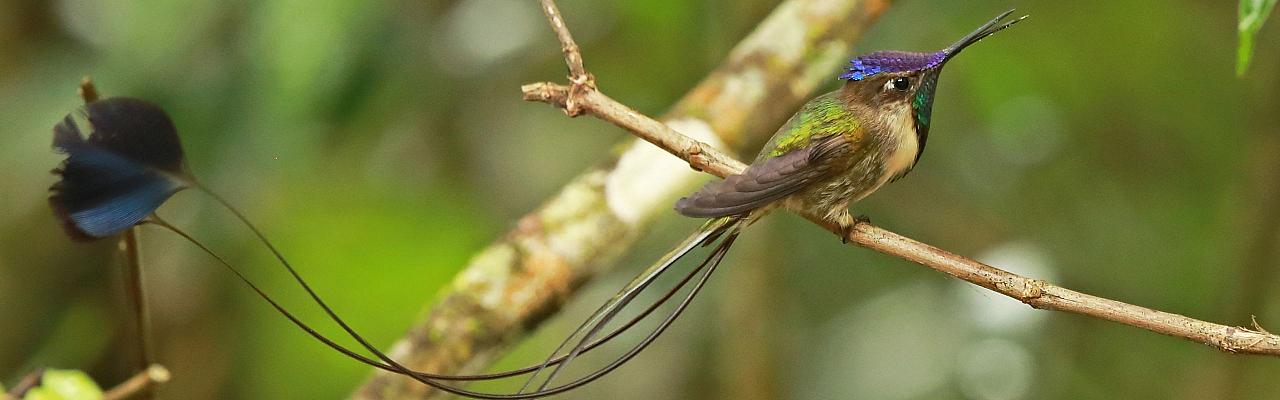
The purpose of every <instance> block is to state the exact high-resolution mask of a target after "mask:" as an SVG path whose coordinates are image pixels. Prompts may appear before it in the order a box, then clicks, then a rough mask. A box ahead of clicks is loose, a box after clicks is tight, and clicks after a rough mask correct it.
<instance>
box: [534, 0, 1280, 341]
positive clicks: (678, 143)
mask: <svg viewBox="0 0 1280 400" xmlns="http://www.w3.org/2000/svg"><path fill="white" fill-rule="evenodd" d="M548 1H549V0H548ZM550 22H551V24H552V27H553V28H556V31H557V33H558V34H563V35H568V31H567V29H559V28H558V27H557V25H556V23H557V21H556V20H554V19H553V20H550ZM562 41H563V39H562ZM570 41H571V39H570ZM566 62H572V61H570V60H568V59H566ZM521 90H522V91H523V92H524V98H525V100H536V101H541V102H545V103H548V104H552V105H554V106H556V107H561V108H565V109H566V110H567V109H568V108H567V107H568V106H569V105H570V100H576V101H574V102H573V104H572V105H574V106H575V107H577V109H578V110H579V111H581V112H586V113H588V114H591V115H593V116H595V117H597V118H600V119H602V120H605V121H607V122H609V123H612V124H614V125H617V126H619V127H622V128H624V129H627V130H628V131H631V132H632V133H633V134H634V135H635V136H638V137H640V138H642V139H644V140H645V141H648V142H649V143H653V144H654V145H656V146H658V147H661V148H662V149H663V150H665V151H667V152H668V153H671V154H672V155H675V156H676V157H679V158H680V159H682V160H685V161H686V162H688V163H689V165H691V166H694V168H695V169H699V170H702V171H705V172H707V173H710V174H712V175H716V176H719V177H721V178H723V177H726V176H728V175H732V174H737V173H741V172H742V170H743V169H745V168H746V165H745V164H743V163H741V162H739V161H736V160H734V159H732V158H731V157H729V156H728V155H726V154H724V153H721V152H720V151H719V150H716V149H715V148H714V147H712V146H709V145H706V144H704V143H700V142H698V141H696V140H693V139H691V138H689V137H685V136H684V135H682V134H680V133H679V132H676V131H675V130H674V129H671V128H670V127H669V126H666V125H665V124H663V123H662V122H659V121H657V120H654V119H652V118H649V117H647V116H645V115H643V114H640V113H638V112H636V111H634V110H632V109H630V108H629V107H627V106H625V105H623V104H621V103H618V102H617V101H614V100H613V99H610V98H609V97H608V96H605V95H604V94H602V93H600V92H599V91H597V90H592V91H589V92H586V93H575V92H574V90H573V89H571V88H570V87H566V86H563V85H557V84H554V83H548V82H543V83H534V84H528V85H524V86H522V87H521ZM803 216H804V217H805V218H807V219H809V220H810V221H813V222H814V223H816V224H818V225H820V226H822V227H823V228H826V229H827V230H828V231H831V232H832V233H835V234H836V235H842V234H843V233H842V232H841V230H840V228H839V227H838V226H836V225H835V224H834V223H831V222H828V221H826V220H824V219H823V218H821V217H820V216H818V215H814V214H806V215H803ZM846 239H847V240H846V241H847V242H851V243H854V244H857V245H861V246H863V247H867V248H870V249H872V250H875V251H878V252H881V253H884V254H888V255H891V256H895V257H898V258H902V259H905V260H908V261H911V262H915V263H917V264H920V265H924V266H926V267H929V268H932V269H934V270H937V271H940V272H943V273H946V274H948V275H951V276H954V277H957V278H960V279H963V280H965V281H967V282H970V283H973V284H975V285H978V286H982V287H984V288H987V289H990V290H992V291H995V292H997V293H1000V294H1003V295H1005V296H1009V297H1012V298H1014V299H1017V300H1018V301H1021V302H1023V303H1026V304H1027V305H1030V306H1031V307H1034V308H1039V309H1048V310H1060V311H1067V312H1073V313H1077V314H1081V315H1086V316H1090V317H1094V318H1100V319H1104V320H1108V321H1113V322H1118V323H1121V324H1125V325H1131V326H1135V327H1139V328H1143V329H1146V330H1150V331H1152V332H1156V333H1161V334H1165V335H1169V336H1174V337H1180V338H1183V339H1187V340H1191V341H1195V342H1200V343H1203V344H1207V345H1210V346H1213V347H1216V348H1218V349H1221V350H1223V351H1226V352H1229V353H1245V354H1266V355H1273V356H1280V336H1276V335H1272V334H1270V333H1267V332H1262V331H1255V330H1249V329H1241V328H1235V327H1231V326H1226V325H1220V324H1214V323H1210V322H1205V321H1201V320H1198V319H1194V318H1189V317H1185V316H1182V315H1177V314H1173V313H1168V312H1163V311H1159V310H1153V309H1149V308H1145V307H1140V306H1135V305H1132V304H1128V303H1124V302H1120V301H1116V300H1111V299H1106V298H1102V297H1097V296H1092V295H1088V294H1084V293H1080V292H1076V291H1072V290H1070V289H1066V288H1062V287H1059V286H1055V285H1052V284H1049V283H1046V282H1044V281H1041V280H1037V279H1032V278H1028V277H1024V276H1021V275H1018V274H1014V273H1011V272H1008V271H1004V270H1001V269H999V268H995V267H992V266H990V265H986V264H983V263H980V262H978V261H975V260H972V259H969V258H966V257H962V256H959V255H956V254H953V253H950V252H947V251H945V250H942V249H939V248H937V247H933V246H930V245H928V244H925V243H921V242H918V241H915V240H913V239H910V238H907V237H904V236H901V235H898V234H896V233H893V232H890V231H888V230H885V229H883V228H880V227H876V226H874V225H871V224H869V223H862V224H858V225H857V226H856V228H855V229H854V230H853V231H852V232H850V233H849V237H848V238H846Z"/></svg>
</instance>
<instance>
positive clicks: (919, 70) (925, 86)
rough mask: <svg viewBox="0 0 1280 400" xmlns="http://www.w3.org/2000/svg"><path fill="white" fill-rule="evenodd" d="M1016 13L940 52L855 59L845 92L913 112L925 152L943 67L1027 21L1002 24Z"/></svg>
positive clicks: (882, 54)
mask: <svg viewBox="0 0 1280 400" xmlns="http://www.w3.org/2000/svg"><path fill="white" fill-rule="evenodd" d="M1012 13H1013V10H1009V11H1005V12H1004V13H1003V14H1000V15H999V16H997V17H995V18H994V19H992V20H991V21H989V22H987V23H986V24H983V25H982V26H981V27H979V28H978V29H977V30H975V31H973V32H972V33H970V34H968V35H966V36H965V37H963V38H961V39H960V40H958V41H956V42H955V43H953V44H952V45H950V46H947V47H946V48H944V49H942V50H940V51H937V52H933V53H916V52H905V51H877V52H874V53H870V54H865V55H862V56H859V57H857V58H854V59H853V60H852V61H851V62H850V65H849V67H848V68H847V69H846V70H845V72H844V73H843V74H841V75H840V79H844V80H847V81H848V83H846V84H845V91H846V93H849V94H850V95H851V96H852V97H853V98H854V99H856V100H857V101H858V102H861V103H864V104H865V105H867V106H870V107H872V108H873V109H878V110H892V109H899V110H904V111H905V110H910V112H911V115H912V117H913V119H914V121H915V130H916V135H917V136H918V137H919V139H920V144H921V148H922V149H923V144H924V138H926V137H927V136H928V132H929V123H930V120H929V117H930V114H931V112H932V110H933V93H934V91H935V90H936V89H937V87H938V75H939V74H940V73H942V67H943V66H944V65H946V63H947V61H949V60H951V58H953V57H955V56H956V55H957V54H960V51H962V50H964V49H965V48H966V47H969V45H971V44H974V43H977V42H978V41H979V40H982V39H983V38H986V37H987V36H991V35H992V34H994V33H996V32H999V31H1001V30H1003V29H1005V28H1008V27H1010V26H1012V25H1013V24H1015V23H1018V21H1022V20H1023V19H1025V18H1027V17H1026V16H1022V17H1020V18H1017V19H1013V20H1010V21H1007V22H1004V23H1003V24H1002V23H1000V22H1001V20H1003V19H1005V17H1008V16H1009V14H1012ZM907 107H909V108H907Z"/></svg>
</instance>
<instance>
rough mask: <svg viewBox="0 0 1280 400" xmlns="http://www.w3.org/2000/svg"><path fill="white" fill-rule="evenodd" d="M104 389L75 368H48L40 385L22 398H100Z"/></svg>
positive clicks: (55, 399)
mask: <svg viewBox="0 0 1280 400" xmlns="http://www.w3.org/2000/svg"><path fill="white" fill-rule="evenodd" d="M99 399H102V389H100V388H98V384H97V383H94V382H93V379H90V378H89V375H85V373H84V372H81V371H77V370H73V369H48V370H45V371H44V376H43V377H41V378H40V387H37V388H33V389H31V390H30V391H28V392H27V394H26V396H23V397H22V400H99Z"/></svg>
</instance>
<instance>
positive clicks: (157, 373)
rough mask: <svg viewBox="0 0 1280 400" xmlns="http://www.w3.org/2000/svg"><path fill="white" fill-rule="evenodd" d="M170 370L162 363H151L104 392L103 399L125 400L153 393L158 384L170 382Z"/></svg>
mask: <svg viewBox="0 0 1280 400" xmlns="http://www.w3.org/2000/svg"><path fill="white" fill-rule="evenodd" d="M170 377H171V375H170V374H169V370H168V369H167V368H165V367H164V366H163V365H160V364H151V365H150V366H148V367H147V368H146V369H143V370H142V371H141V372H138V373H137V374H134V375H133V377H131V378H129V379H128V380H126V381H124V382H122V383H120V384H119V385H116V387H113V388H111V389H110V390H107V391H106V393H103V394H102V400H123V399H129V398H134V397H136V396H144V395H147V394H148V393H152V392H153V390H154V389H155V387H156V386H157V385H160V384H162V383H165V382H168V381H169V378H170Z"/></svg>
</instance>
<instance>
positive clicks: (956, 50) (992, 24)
mask: <svg viewBox="0 0 1280 400" xmlns="http://www.w3.org/2000/svg"><path fill="white" fill-rule="evenodd" d="M1009 14H1013V10H1009V11H1005V12H1004V13H1001V14H1000V15H998V16H996V17H995V18H993V19H992V20H991V21H987V23H986V24H983V25H982V27H979V28H978V29H977V30H975V31H973V32H972V33H970V34H968V35H965V37H963V38H961V39H960V40H958V41H956V42H955V43H953V44H952V45H950V46H947V48H946V49H943V50H942V52H943V53H946V54H947V56H946V57H947V58H946V59H945V60H943V62H946V60H950V59H951V57H955V55H956V54H960V50H964V48H965V47H969V45H971V44H974V43H977V42H978V41H979V40H982V39H983V38H986V37H987V36H991V35H992V34H995V33H996V32H999V31H1001V30H1004V28H1008V27H1010V26H1013V24H1016V23H1018V21H1022V20H1024V19H1027V17H1028V16H1027V15H1023V16H1021V17H1018V18H1017V19H1014V20H1012V21H1008V22H1005V23H1003V24H1000V20H1003V19H1004V18H1005V17H1008V16H1009ZM997 24H999V25H997Z"/></svg>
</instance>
